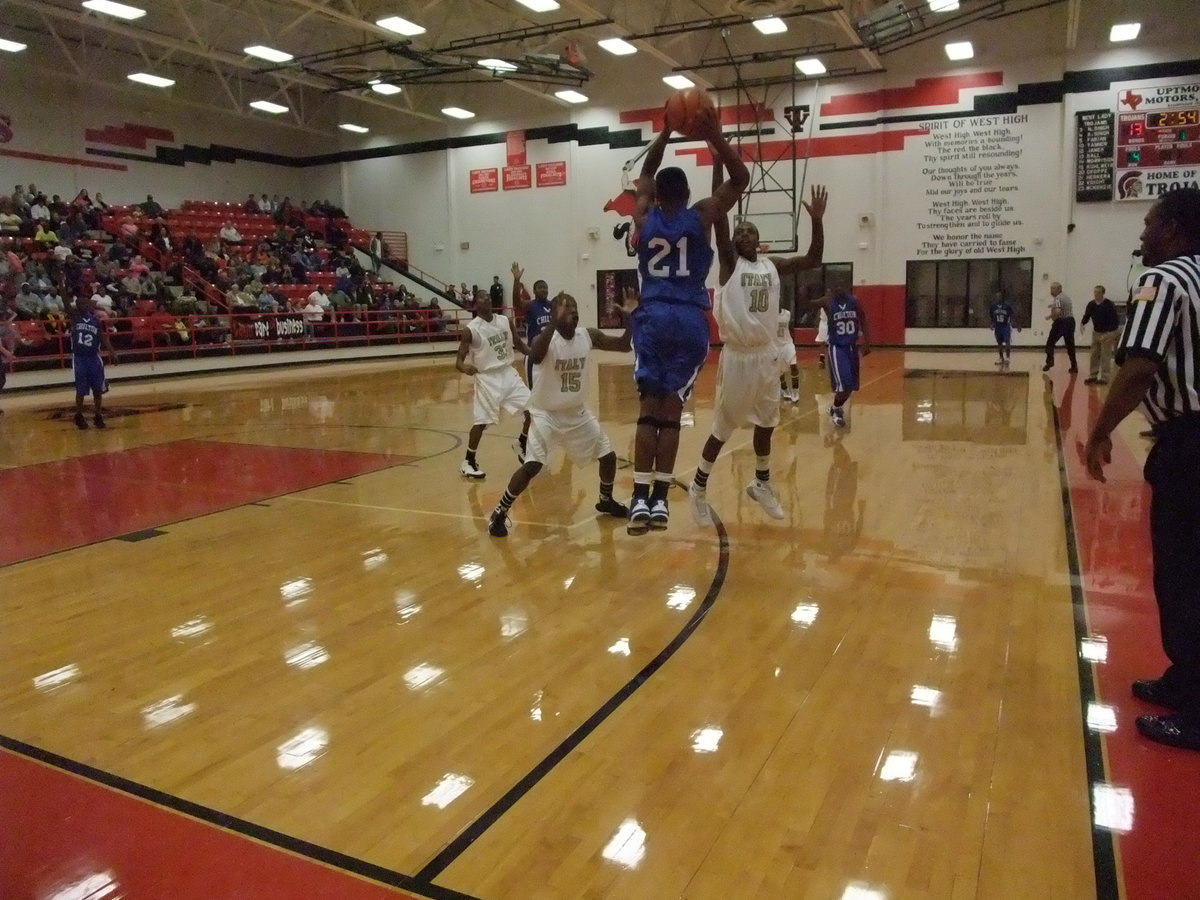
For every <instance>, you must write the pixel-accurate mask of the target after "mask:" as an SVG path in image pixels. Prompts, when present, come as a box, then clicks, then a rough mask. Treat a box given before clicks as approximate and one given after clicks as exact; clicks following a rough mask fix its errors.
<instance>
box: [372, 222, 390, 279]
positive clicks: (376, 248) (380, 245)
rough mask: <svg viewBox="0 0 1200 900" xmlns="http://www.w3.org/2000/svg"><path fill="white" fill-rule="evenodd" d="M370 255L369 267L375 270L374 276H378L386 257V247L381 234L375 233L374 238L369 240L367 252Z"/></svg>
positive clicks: (380, 232) (379, 232)
mask: <svg viewBox="0 0 1200 900" xmlns="http://www.w3.org/2000/svg"><path fill="white" fill-rule="evenodd" d="M368 252H369V253H370V255H371V267H372V268H373V269H374V270H375V274H376V275H378V274H379V267H380V265H381V264H382V263H383V261H384V260H385V259H387V255H388V246H387V244H386V243H384V240H383V232H382V231H377V232H375V237H373V238H371V243H370V248H369V251H368Z"/></svg>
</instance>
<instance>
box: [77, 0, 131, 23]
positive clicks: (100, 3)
mask: <svg viewBox="0 0 1200 900" xmlns="http://www.w3.org/2000/svg"><path fill="white" fill-rule="evenodd" d="M83 5H84V8H85V9H90V10H92V11H93V12H98V13H104V14H105V15H106V16H116V17H117V18H118V19H140V18H141V17H142V16H144V15H145V14H146V11H145V10H144V9H138V8H137V7H136V6H129V5H127V4H125V3H114V2H113V0H83Z"/></svg>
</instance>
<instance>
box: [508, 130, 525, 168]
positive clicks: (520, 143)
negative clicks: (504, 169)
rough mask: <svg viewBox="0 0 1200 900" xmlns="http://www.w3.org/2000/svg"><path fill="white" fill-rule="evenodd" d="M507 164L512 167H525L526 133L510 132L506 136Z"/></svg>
mask: <svg viewBox="0 0 1200 900" xmlns="http://www.w3.org/2000/svg"><path fill="white" fill-rule="evenodd" d="M504 150H505V154H506V159H505V163H506V165H510V166H523V165H525V132H524V131H510V132H508V133H507V134H505V135H504Z"/></svg>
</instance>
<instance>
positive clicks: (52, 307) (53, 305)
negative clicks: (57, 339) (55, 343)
mask: <svg viewBox="0 0 1200 900" xmlns="http://www.w3.org/2000/svg"><path fill="white" fill-rule="evenodd" d="M42 318H44V319H45V320H46V321H47V322H48V323H49V325H50V327H51V328H52V329H53V330H54V331H55V332H57V333H61V332H63V331H65V330H66V325H67V304H66V301H65V300H63V296H62V293H61V292H60V291H58V290H57V289H51V290H49V291H46V293H44V294H43V295H42Z"/></svg>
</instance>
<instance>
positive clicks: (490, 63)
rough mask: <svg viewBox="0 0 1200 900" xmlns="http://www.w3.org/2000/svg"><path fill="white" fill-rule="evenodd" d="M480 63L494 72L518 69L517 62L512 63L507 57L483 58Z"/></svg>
mask: <svg viewBox="0 0 1200 900" xmlns="http://www.w3.org/2000/svg"><path fill="white" fill-rule="evenodd" d="M479 65H480V66H481V67H482V68H484V69H491V70H492V71H493V72H515V71H517V66H516V64H515V63H510V62H509V61H508V60H507V59H481V60H480V61H479Z"/></svg>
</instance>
